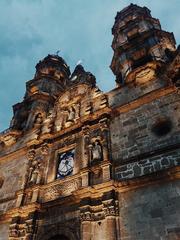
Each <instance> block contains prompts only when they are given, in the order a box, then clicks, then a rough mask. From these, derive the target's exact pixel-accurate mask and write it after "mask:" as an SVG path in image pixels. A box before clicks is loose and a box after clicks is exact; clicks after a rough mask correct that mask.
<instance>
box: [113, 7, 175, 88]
mask: <svg viewBox="0 0 180 240" xmlns="http://www.w3.org/2000/svg"><path fill="white" fill-rule="evenodd" d="M112 34H113V35H114V39H113V42H112V48H113V51H114V56H113V59H112V62H111V66H110V67H111V69H112V71H113V73H114V75H115V76H116V82H117V84H118V85H123V84H125V83H128V82H132V81H133V80H134V76H135V75H136V73H137V72H138V71H139V70H140V68H141V69H142V68H147V69H157V68H158V66H161V65H162V64H166V63H167V62H168V61H169V60H171V59H170V56H171V52H173V51H175V49H176V48H175V39H174V35H173V33H169V32H166V31H163V30H162V29H161V25H160V22H159V20H158V19H156V18H153V17H152V16H151V13H150V10H149V9H148V8H146V7H140V6H137V5H134V4H131V5H129V6H128V7H127V8H125V9H123V10H122V11H120V12H118V13H117V16H116V18H115V23H114V26H113V28H112Z"/></svg>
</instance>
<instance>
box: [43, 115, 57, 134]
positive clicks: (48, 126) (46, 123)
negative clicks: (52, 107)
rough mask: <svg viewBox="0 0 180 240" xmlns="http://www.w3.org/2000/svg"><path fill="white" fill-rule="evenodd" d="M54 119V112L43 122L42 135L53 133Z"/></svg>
mask: <svg viewBox="0 0 180 240" xmlns="http://www.w3.org/2000/svg"><path fill="white" fill-rule="evenodd" d="M53 119H54V114H53V112H52V111H50V112H49V115H48V117H47V118H46V119H45V120H44V121H43V126H42V134H44V133H50V132H51V127H52V121H53Z"/></svg>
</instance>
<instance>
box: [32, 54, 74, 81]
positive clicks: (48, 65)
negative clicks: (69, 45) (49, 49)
mask: <svg viewBox="0 0 180 240" xmlns="http://www.w3.org/2000/svg"><path fill="white" fill-rule="evenodd" d="M69 75H70V70H69V66H68V65H67V63H66V62H65V61H64V59H63V58H62V57H60V56H58V55H50V54H49V55H48V56H47V57H45V58H44V59H43V60H41V61H40V62H39V63H38V64H37V65H36V73H35V78H41V77H43V76H49V77H52V78H56V79H67V78H68V77H69Z"/></svg>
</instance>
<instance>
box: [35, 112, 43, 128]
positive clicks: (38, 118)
mask: <svg viewBox="0 0 180 240" xmlns="http://www.w3.org/2000/svg"><path fill="white" fill-rule="evenodd" d="M42 122H43V117H42V114H41V113H38V114H37V115H36V117H35V120H34V127H39V126H40V125H41V123H42Z"/></svg>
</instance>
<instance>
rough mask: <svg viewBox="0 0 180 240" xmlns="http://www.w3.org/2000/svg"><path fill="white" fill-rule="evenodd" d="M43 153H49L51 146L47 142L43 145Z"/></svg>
mask: <svg viewBox="0 0 180 240" xmlns="http://www.w3.org/2000/svg"><path fill="white" fill-rule="evenodd" d="M41 153H42V155H48V153H49V147H48V145H47V144H44V145H42V147H41Z"/></svg>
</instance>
